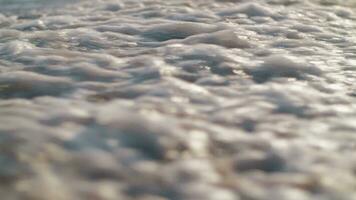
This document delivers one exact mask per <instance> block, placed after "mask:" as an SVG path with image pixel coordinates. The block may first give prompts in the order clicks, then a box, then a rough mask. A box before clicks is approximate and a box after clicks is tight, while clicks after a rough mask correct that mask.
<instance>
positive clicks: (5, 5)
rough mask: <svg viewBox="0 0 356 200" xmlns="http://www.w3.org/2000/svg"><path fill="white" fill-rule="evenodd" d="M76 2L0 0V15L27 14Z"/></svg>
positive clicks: (69, 0) (62, 0)
mask: <svg viewBox="0 0 356 200" xmlns="http://www.w3.org/2000/svg"><path fill="white" fill-rule="evenodd" d="M75 1H77V0H0V13H8V12H12V13H13V12H20V13H23V12H29V11H31V10H35V9H43V8H49V7H55V6H59V5H63V3H72V2H75Z"/></svg>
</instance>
